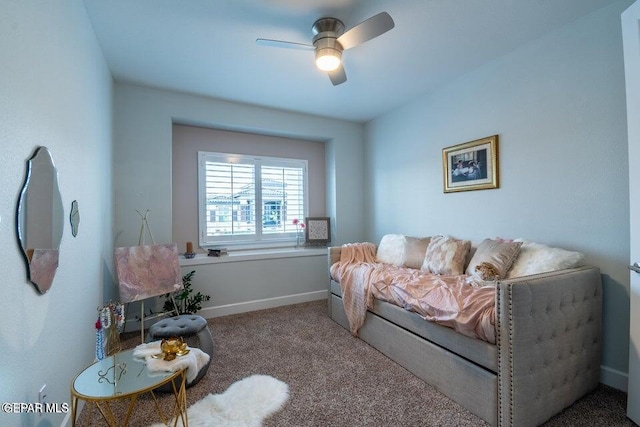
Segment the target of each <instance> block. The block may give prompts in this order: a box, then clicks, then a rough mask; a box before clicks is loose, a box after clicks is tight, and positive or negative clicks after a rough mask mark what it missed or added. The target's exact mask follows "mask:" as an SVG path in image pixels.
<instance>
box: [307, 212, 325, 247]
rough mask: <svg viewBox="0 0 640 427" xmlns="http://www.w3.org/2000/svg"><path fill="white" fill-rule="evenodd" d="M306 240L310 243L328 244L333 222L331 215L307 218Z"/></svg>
mask: <svg viewBox="0 0 640 427" xmlns="http://www.w3.org/2000/svg"><path fill="white" fill-rule="evenodd" d="M305 223H306V225H307V226H306V227H305V236H304V237H305V240H306V243H308V244H310V245H326V244H327V243H329V242H330V241H331V222H330V221H329V217H307V218H305Z"/></svg>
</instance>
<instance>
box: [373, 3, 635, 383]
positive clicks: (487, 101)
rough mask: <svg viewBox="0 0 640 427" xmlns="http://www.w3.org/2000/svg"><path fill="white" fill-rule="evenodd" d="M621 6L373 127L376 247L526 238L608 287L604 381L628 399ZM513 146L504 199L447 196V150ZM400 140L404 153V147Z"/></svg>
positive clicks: (503, 160) (503, 154)
mask: <svg viewBox="0 0 640 427" xmlns="http://www.w3.org/2000/svg"><path fill="white" fill-rule="evenodd" d="M629 4H630V1H620V2H616V3H614V4H612V5H611V6H609V7H606V8H605V9H601V10H600V11H597V12H596V13H594V14H591V15H588V16H586V17H584V18H582V19H580V20H578V21H576V22H574V23H572V24H570V25H568V26H566V27H564V28H562V29H560V30H559V31H555V32H553V33H551V34H548V35H546V36H544V37H542V38H541V39H539V40H537V41H535V42H532V43H530V44H528V45H526V46H524V47H521V48H519V49H517V50H515V51H513V52H512V53H510V54H508V55H506V56H504V57H502V58H500V59H498V60H495V61H492V62H490V63H488V64H486V65H485V66H483V67H482V68H480V69H477V70H474V71H470V72H469V73H468V74H467V75H465V76H463V77H462V78H460V79H459V80H457V81H456V82H454V83H453V84H451V85H449V86H446V87H443V88H441V89H439V90H437V91H434V92H433V93H430V94H427V95H424V96H422V97H420V98H419V99H417V100H416V101H415V102H413V103H411V104H409V105H406V106H404V107H402V108H400V109H398V110H396V111H393V112H391V113H389V114H386V115H384V116H382V117H380V118H378V119H377V120H374V121H372V122H370V123H369V124H368V125H367V127H366V149H365V151H366V166H365V170H366V182H370V183H371V185H370V186H369V187H368V188H369V191H368V192H367V194H366V204H367V210H366V212H367V213H368V216H367V236H368V238H369V239H371V240H372V241H377V240H379V239H380V237H381V236H382V235H383V234H385V233H391V232H395V233H405V234H409V235H416V236H427V235H433V234H437V233H445V234H451V235H454V236H457V237H461V238H466V239H471V240H476V241H477V240H481V239H483V238H486V237H496V236H501V237H504V238H516V237H524V238H526V239H529V240H533V241H538V242H542V243H547V244H550V245H554V246H559V247H563V248H567V249H572V250H578V251H581V252H583V253H585V254H586V257H587V261H588V263H590V264H593V265H596V266H598V267H600V268H601V270H602V274H603V276H602V277H603V283H604V337H603V338H604V353H603V361H602V364H603V367H604V368H603V381H605V382H606V383H609V384H610V385H613V386H617V387H618V388H624V387H626V378H625V374H626V372H627V351H628V332H629V325H628V321H629V300H628V292H629V274H628V271H627V269H626V266H627V263H628V256H629V255H628V254H629V218H628V216H629V200H628V172H627V136H626V118H625V117H626V116H625V94H624V90H625V87H624V69H623V60H622V41H621V30H620V13H621V11H622V10H624V8H625V7H626V6H628V5H629ZM494 134H498V135H499V136H500V148H499V153H500V159H499V162H500V182H501V183H500V188H499V189H496V190H484V191H474V192H462V193H449V194H444V193H443V182H442V154H441V153H442V151H441V150H442V148H443V147H447V146H450V145H455V144H459V143H463V142H466V141H471V140H474V139H478V138H482V137H485V136H489V135H494ZM391 141H392V142H393V143H392V144H390V142H391Z"/></svg>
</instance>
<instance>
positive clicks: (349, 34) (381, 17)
mask: <svg viewBox="0 0 640 427" xmlns="http://www.w3.org/2000/svg"><path fill="white" fill-rule="evenodd" d="M394 26H395V24H394V22H393V19H392V18H391V16H390V15H389V14H388V13H387V12H380V13H378V14H377V15H374V16H372V17H371V18H369V19H367V20H366V21H363V22H361V23H359V24H358V25H356V26H355V27H353V28H351V29H349V30H347V31H346V32H345V31H344V24H343V23H342V21H340V20H339V19H336V18H320V19H318V20H317V21H316V22H315V23H314V24H313V26H312V27H311V30H312V31H313V34H314V37H313V41H312V44H304V43H295V42H287V41H281V40H270V39H257V40H256V43H257V44H258V45H261V46H273V47H283V48H288V49H300V50H315V53H316V65H317V66H318V68H319V69H321V70H322V71H326V72H327V73H328V74H329V78H330V79H331V83H333V85H334V86H337V85H339V84H341V83H344V82H346V81H347V74H346V73H345V71H344V67H343V66H342V51H343V50H347V49H351V48H352V47H355V46H358V45H359V44H362V43H364V42H367V41H369V40H371V39H373V38H376V37H378V36H379V35H382V34H384V33H386V32H387V31H389V30H390V29H392V28H393V27H394Z"/></svg>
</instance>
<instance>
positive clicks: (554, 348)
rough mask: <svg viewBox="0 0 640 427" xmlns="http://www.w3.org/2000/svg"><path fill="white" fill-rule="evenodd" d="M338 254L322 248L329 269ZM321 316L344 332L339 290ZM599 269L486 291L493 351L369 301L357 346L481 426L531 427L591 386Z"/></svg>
mask: <svg viewBox="0 0 640 427" xmlns="http://www.w3.org/2000/svg"><path fill="white" fill-rule="evenodd" d="M340 251H341V247H331V248H329V266H330V267H331V265H333V264H334V263H336V262H338V261H339V260H340ZM329 315H330V317H331V318H332V319H333V320H335V321H336V322H337V323H339V324H340V325H342V326H343V327H345V328H347V329H349V322H348V319H347V317H346V315H345V311H344V307H343V303H342V291H341V288H340V284H338V283H337V282H335V281H334V280H330V292H329ZM601 317H602V290H601V277H600V271H599V270H598V269H597V268H594V267H578V268H571V269H565V270H559V271H554V272H548V273H542V274H535V275H530V276H525V277H520V278H514V279H503V280H499V281H498V282H497V283H496V292H495V328H496V344H490V343H489V342H486V341H482V340H479V339H474V338H470V337H467V336H464V335H462V334H459V333H457V332H455V331H454V330H453V329H451V328H448V327H444V326H440V325H438V324H436V323H433V322H428V321H425V320H424V319H423V318H421V317H420V316H418V315H417V314H415V313H413V312H410V311H407V310H405V309H403V308H400V307H398V306H396V305H393V304H390V303H387V302H384V301H381V300H375V302H374V306H373V307H372V308H370V309H369V310H368V311H367V314H366V320H365V323H364V325H363V326H362V327H361V328H360V330H359V338H360V339H362V340H364V341H365V342H367V343H369V344H370V345H372V346H373V347H375V348H376V349H378V350H379V351H381V352H382V353H384V354H385V355H387V356H388V357H389V358H391V359H392V360H394V361H396V362H397V363H398V364H400V365H402V366H403V367H405V368H406V369H408V370H409V371H411V372H412V373H414V374H415V375H416V376H418V377H419V378H421V379H423V380H424V381H426V382H428V383H429V384H431V385H433V386H434V387H435V388H436V389H438V390H439V391H440V392H442V393H444V394H445V395H446V396H448V397H449V398H451V399H452V400H454V401H456V402H458V403H459V404H461V405H462V406H464V407H465V408H467V409H468V410H469V411H471V412H472V413H474V414H476V415H478V416H479V417H481V418H482V419H484V420H486V421H487V422H488V423H490V424H491V425H498V426H516V427H526V426H535V425H539V424H541V423H543V422H545V421H546V420H548V419H549V418H550V417H552V416H553V415H555V414H557V413H559V412H561V411H562V410H563V409H564V408H566V407H568V406H570V405H571V404H572V403H573V402H575V401H576V400H577V399H579V398H580V397H582V396H583V395H585V394H586V393H588V392H589V391H591V390H593V389H594V388H595V387H596V386H597V385H598V383H599V378H600V351H601V341H602V339H601V328H602V326H601V321H602V320H601Z"/></svg>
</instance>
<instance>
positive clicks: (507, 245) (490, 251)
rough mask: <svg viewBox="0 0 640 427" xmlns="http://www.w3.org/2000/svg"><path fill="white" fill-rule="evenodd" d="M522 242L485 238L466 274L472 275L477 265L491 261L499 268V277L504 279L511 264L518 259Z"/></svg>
mask: <svg viewBox="0 0 640 427" xmlns="http://www.w3.org/2000/svg"><path fill="white" fill-rule="evenodd" d="M521 246H522V242H508V241H505V240H491V239H485V240H483V241H482V242H481V243H480V244H479V245H478V248H477V249H476V251H475V253H474V254H473V257H472V258H471V261H470V262H469V265H468V266H467V270H466V274H468V275H472V274H474V273H475V271H476V267H477V266H478V265H480V264H482V263H489V264H491V265H493V267H494V268H495V269H496V270H497V276H498V277H497V279H504V277H505V276H506V275H507V272H508V271H509V269H510V268H511V265H512V264H513V262H514V261H515V260H516V258H517V256H518V253H520V247H521Z"/></svg>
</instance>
